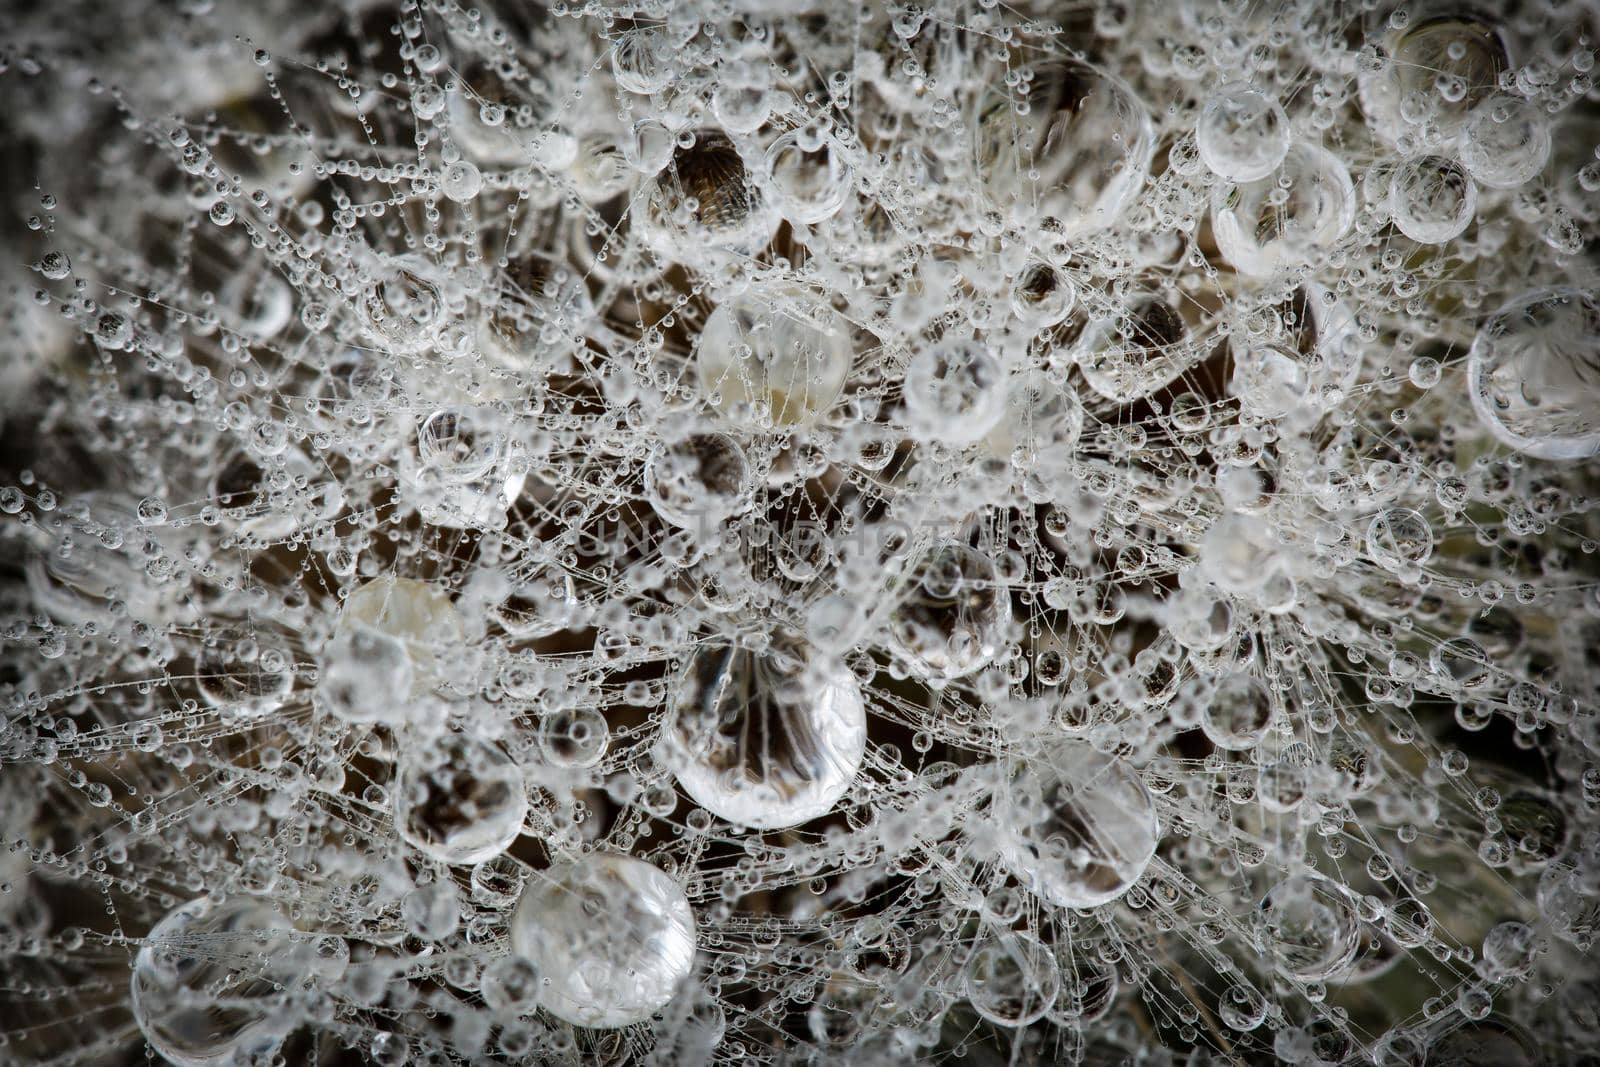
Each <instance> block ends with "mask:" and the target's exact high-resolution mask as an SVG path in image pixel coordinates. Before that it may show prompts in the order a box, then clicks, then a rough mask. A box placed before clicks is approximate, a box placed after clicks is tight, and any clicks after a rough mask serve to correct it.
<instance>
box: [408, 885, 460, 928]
mask: <svg viewBox="0 0 1600 1067" xmlns="http://www.w3.org/2000/svg"><path fill="white" fill-rule="evenodd" d="M400 917H401V918H402V919H404V920H405V924H406V929H407V930H409V931H410V932H411V934H412V935H413V936H415V937H418V938H420V939H422V940H423V941H443V940H444V939H445V938H447V937H449V936H450V935H451V934H453V933H455V932H456V927H457V926H459V925H460V923H461V895H460V893H458V892H457V891H456V884H455V883H454V882H452V881H451V880H449V879H448V878H444V879H440V880H439V881H436V882H429V883H428V884H427V885H420V886H417V887H416V888H415V889H413V890H411V891H410V892H409V893H407V894H406V895H405V896H404V897H402V898H401V900H400Z"/></svg>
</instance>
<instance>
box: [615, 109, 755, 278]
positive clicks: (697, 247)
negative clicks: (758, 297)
mask: <svg viewBox="0 0 1600 1067" xmlns="http://www.w3.org/2000/svg"><path fill="white" fill-rule="evenodd" d="M643 196H644V209H643V211H642V212H641V214H640V219H639V223H638V225H639V226H640V229H641V232H642V233H643V235H644V237H645V240H646V241H647V242H648V243H649V244H650V246H651V247H652V248H654V249H655V250H656V251H657V252H658V253H660V254H661V255H663V256H666V257H668V258H669V259H674V260H682V261H684V262H691V263H694V262H700V261H702V260H703V259H704V257H705V256H706V253H707V252H708V251H709V250H712V249H721V250H726V251H730V252H736V253H738V252H752V251H754V250H755V249H756V248H757V247H759V246H760V245H762V244H765V243H766V240H767V238H768V237H769V236H770V235H771V231H772V219H771V212H770V211H769V210H768V208H767V206H766V205H765V204H764V203H763V201H762V198H761V194H760V193H759V192H758V191H757V189H756V186H755V183H754V181H753V180H752V177H751V175H750V172H749V170H748V169H747V168H746V167H745V163H744V159H743V157H742V156H740V154H739V150H738V149H737V148H735V147H734V145H733V142H732V141H730V140H728V138H727V137H726V136H725V135H723V134H722V133H720V132H717V131H715V130H701V131H699V132H698V133H697V134H696V135H695V139H694V143H693V144H691V145H689V146H688V147H687V148H685V147H682V146H681V145H680V146H679V147H678V148H677V150H676V151H675V152H674V153H673V155H672V156H671V159H670V161H669V162H668V163H667V164H666V167H665V169H663V170H662V171H661V172H660V173H659V174H657V175H656V176H655V178H653V179H652V180H651V181H650V182H649V183H648V185H647V187H646V188H645V190H644V191H643Z"/></svg>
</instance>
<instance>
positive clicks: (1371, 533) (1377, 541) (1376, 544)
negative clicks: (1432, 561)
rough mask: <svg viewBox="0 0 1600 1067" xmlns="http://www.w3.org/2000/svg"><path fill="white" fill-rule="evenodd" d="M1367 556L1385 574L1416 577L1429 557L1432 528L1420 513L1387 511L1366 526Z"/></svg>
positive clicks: (1431, 552) (1390, 509) (1404, 510)
mask: <svg viewBox="0 0 1600 1067" xmlns="http://www.w3.org/2000/svg"><path fill="white" fill-rule="evenodd" d="M1366 545H1367V555H1368V556H1370V557H1371V558H1372V560H1373V562H1375V563H1377V564H1378V566H1380V567H1382V568H1383V569H1384V570H1386V571H1392V572H1394V573H1396V574H1400V575H1402V576H1404V575H1407V574H1416V573H1417V571H1418V569H1419V568H1420V567H1421V566H1422V565H1423V564H1424V563H1426V562H1428V557H1429V556H1431V555H1432V554H1433V527H1432V526H1430V525H1428V520H1427V519H1426V518H1424V517H1423V516H1422V513H1421V512H1418V511H1414V510H1412V509H1411V508H1387V509H1385V510H1383V511H1380V512H1378V514H1376V515H1374V516H1373V517H1372V521H1371V522H1370V523H1368V524H1367V539H1366Z"/></svg>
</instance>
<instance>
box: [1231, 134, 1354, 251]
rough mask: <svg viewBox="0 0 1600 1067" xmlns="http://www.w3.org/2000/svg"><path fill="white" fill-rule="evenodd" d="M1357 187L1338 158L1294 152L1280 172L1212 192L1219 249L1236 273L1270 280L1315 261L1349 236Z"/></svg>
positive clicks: (1301, 149) (1314, 150) (1308, 148)
mask: <svg viewBox="0 0 1600 1067" xmlns="http://www.w3.org/2000/svg"><path fill="white" fill-rule="evenodd" d="M1355 209H1356V195H1355V186H1354V185H1353V184H1352V183H1351V181H1350V172H1349V170H1348V169H1347V168H1346V167H1345V165H1344V163H1343V162H1341V161H1340V159H1339V157H1337V156H1335V155H1334V154H1333V153H1331V152H1329V151H1327V150H1326V149H1323V148H1319V147H1317V146H1316V145H1310V144H1304V143H1297V144H1294V145H1291V146H1290V147H1289V151H1288V152H1287V153H1286V154H1285V156H1284V158H1283V162H1282V163H1281V164H1280V165H1279V166H1278V168H1277V170H1275V171H1273V172H1272V173H1271V174H1269V175H1267V176H1266V177H1265V178H1261V179H1258V180H1257V181H1253V182H1246V183H1243V184H1232V183H1224V184H1221V185H1218V186H1217V187H1216V188H1215V189H1213V190H1212V194H1211V221H1212V227H1213V229H1214V231H1215V235H1216V241H1217V249H1218V251H1220V252H1221V253H1222V255H1223V257H1224V258H1226V259H1227V261H1228V262H1229V263H1231V264H1232V265H1233V266H1234V268H1235V269H1236V270H1238V271H1239V272H1240V273H1242V274H1247V275H1250V276H1251V277H1257V278H1265V277H1271V276H1273V275H1274V274H1276V273H1278V272H1279V271H1283V270H1287V269H1290V268H1293V267H1297V266H1300V265H1302V264H1303V263H1306V262H1308V261H1310V260H1312V259H1314V258H1315V257H1316V256H1317V255H1318V254H1319V253H1320V252H1321V251H1322V250H1324V249H1326V248H1328V247H1329V246H1331V245H1333V244H1334V243H1335V242H1337V241H1338V240H1339V238H1341V237H1343V236H1344V235H1345V234H1346V233H1347V232H1349V230H1350V227H1351V225H1352V224H1353V223H1354V221H1355Z"/></svg>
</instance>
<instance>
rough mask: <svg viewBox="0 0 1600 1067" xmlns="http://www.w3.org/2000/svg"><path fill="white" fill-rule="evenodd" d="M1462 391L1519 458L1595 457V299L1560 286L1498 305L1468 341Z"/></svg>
mask: <svg viewBox="0 0 1600 1067" xmlns="http://www.w3.org/2000/svg"><path fill="white" fill-rule="evenodd" d="M1467 388H1468V395H1469V396H1470V397H1471V399H1472V407H1473V410H1474V411H1475V412H1477V415H1478V419H1479V421H1481V422H1482V423H1483V426H1484V428H1485V429H1487V430H1488V431H1489V432H1490V433H1491V434H1493V435H1494V436H1495V437H1496V438H1497V439H1498V440H1500V441H1501V442H1503V443H1504V444H1506V445H1509V446H1510V447H1512V448H1515V449H1517V450H1518V451H1520V452H1525V453H1527V454H1528V455H1530V456H1536V457H1538V458H1540V459H1552V460H1573V459H1584V458H1586V457H1588V456H1592V455H1595V454H1596V453H1597V452H1600V300H1597V299H1596V298H1595V296H1594V294H1593V293H1590V292H1588V291H1585V290H1579V289H1567V288H1561V289H1549V290H1538V291H1535V292H1531V293H1527V294H1525V295H1523V296H1521V297H1518V298H1517V299H1516V300H1513V301H1512V302H1511V303H1509V304H1507V305H1506V306H1504V307H1502V308H1501V309H1500V310H1499V311H1497V312H1495V313H1494V314H1493V315H1492V316H1490V318H1489V319H1488V321H1487V322H1485V323H1484V324H1483V326H1482V328H1481V329H1479V331H1478V335H1477V337H1476V338H1475V339H1474V340H1473V343H1472V349H1471V351H1470V352H1469V353H1468V356H1467Z"/></svg>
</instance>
